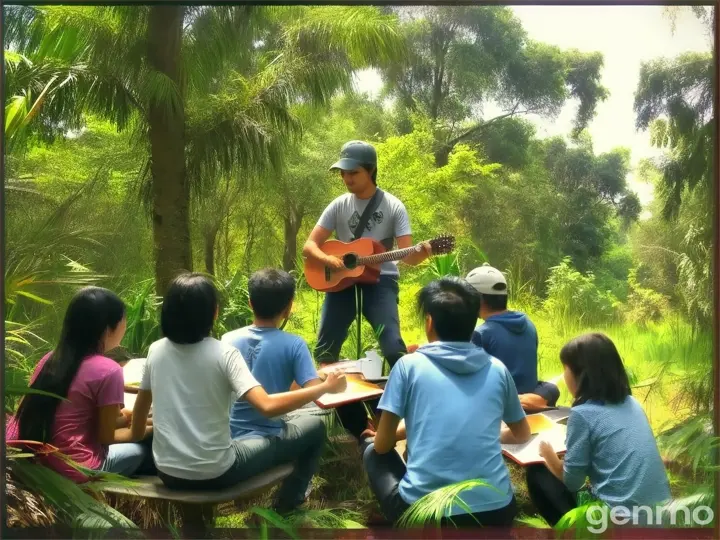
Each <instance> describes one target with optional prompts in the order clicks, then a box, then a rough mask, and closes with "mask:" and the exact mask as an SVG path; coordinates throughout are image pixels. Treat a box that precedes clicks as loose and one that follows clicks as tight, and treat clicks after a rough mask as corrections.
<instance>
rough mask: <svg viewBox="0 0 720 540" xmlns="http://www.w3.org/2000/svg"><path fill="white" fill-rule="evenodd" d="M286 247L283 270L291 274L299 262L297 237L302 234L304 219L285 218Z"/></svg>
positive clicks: (292, 216)
mask: <svg viewBox="0 0 720 540" xmlns="http://www.w3.org/2000/svg"><path fill="white" fill-rule="evenodd" d="M283 221H284V222H285V247H284V249H283V270H285V271H286V272H290V271H292V270H295V262H296V260H297V235H298V233H299V232H300V226H301V225H302V218H299V217H297V216H295V215H294V214H290V215H288V216H285V218H284V220H283Z"/></svg>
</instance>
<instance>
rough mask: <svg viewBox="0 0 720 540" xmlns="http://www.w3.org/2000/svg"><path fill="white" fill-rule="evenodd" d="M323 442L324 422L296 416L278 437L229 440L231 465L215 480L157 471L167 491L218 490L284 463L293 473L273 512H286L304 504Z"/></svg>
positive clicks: (314, 417) (289, 420) (311, 417)
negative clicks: (178, 476) (231, 449)
mask: <svg viewBox="0 0 720 540" xmlns="http://www.w3.org/2000/svg"><path fill="white" fill-rule="evenodd" d="M326 440H327V435H326V430H325V423H324V422H323V421H322V418H319V417H317V416H310V415H305V416H296V417H293V418H290V419H288V420H287V421H286V422H285V427H284V428H283V431H282V433H281V434H280V435H278V436H276V437H275V436H273V437H270V436H268V437H262V436H249V437H243V438H240V439H234V440H233V441H232V445H233V450H234V451H235V463H234V464H233V465H232V466H231V467H230V468H229V469H228V470H227V471H225V472H224V473H223V474H221V475H220V476H218V477H217V478H211V479H208V480H187V479H183V478H176V477H173V476H169V475H167V474H164V473H163V472H162V471H159V472H158V476H159V477H160V480H162V482H163V483H164V484H165V486H167V487H168V488H170V489H183V490H219V489H226V488H228V487H230V486H233V485H235V484H238V483H240V482H243V481H245V480H248V479H249V478H252V477H253V476H257V475H259V474H262V473H263V472H265V471H267V470H270V469H272V468H273V467H277V466H279V465H282V464H284V463H294V464H295V470H294V471H293V473H292V474H291V475H290V476H288V477H287V478H286V479H285V480H284V481H283V483H282V485H281V486H280V489H279V490H278V493H277V499H276V501H275V509H276V510H277V511H279V512H289V511H291V510H294V509H295V508H296V507H297V506H299V505H301V504H302V503H303V502H305V497H306V494H307V491H308V487H309V485H310V481H311V480H312V477H313V475H314V474H315V472H316V471H317V468H318V465H319V463H320V458H321V457H322V453H323V450H324V448H325V442H326Z"/></svg>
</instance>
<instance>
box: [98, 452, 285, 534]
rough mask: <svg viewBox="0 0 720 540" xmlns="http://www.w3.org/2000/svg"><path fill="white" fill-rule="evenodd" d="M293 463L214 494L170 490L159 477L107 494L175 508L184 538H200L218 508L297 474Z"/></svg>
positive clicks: (141, 479) (108, 490)
mask: <svg viewBox="0 0 720 540" xmlns="http://www.w3.org/2000/svg"><path fill="white" fill-rule="evenodd" d="M293 469H294V466H293V465H292V464H290V463H288V464H285V465H280V466H279V467H275V468H273V469H270V470H269V471H266V472H264V473H262V474H260V475H258V476H254V477H252V478H250V479H248V480H246V481H244V482H240V483H239V484H235V485H234V486H232V487H229V488H226V489H222V490H214V491H184V490H176V489H168V488H166V487H165V485H164V484H163V483H162V481H161V480H160V478H158V477H157V476H140V477H138V478H135V479H132V481H133V482H134V483H135V485H132V486H108V487H106V488H104V489H103V491H104V492H105V493H109V494H112V495H114V496H122V497H137V498H142V499H154V500H158V501H162V502H163V503H167V504H174V505H176V506H177V507H178V510H179V511H180V516H181V518H182V528H183V533H184V534H183V536H184V537H185V538H197V537H198V534H199V533H200V532H201V531H204V530H205V520H206V519H212V518H213V517H214V515H215V508H216V507H217V505H218V504H221V503H226V502H234V501H240V500H247V499H250V498H252V497H254V496H256V495H259V494H260V493H262V492H264V491H266V490H268V489H270V488H271V487H273V486H275V485H277V484H279V483H280V482H282V481H283V480H284V479H285V478H287V477H288V476H290V474H291V473H292V472H293Z"/></svg>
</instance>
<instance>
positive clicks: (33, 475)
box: [11, 459, 139, 533]
mask: <svg viewBox="0 0 720 540" xmlns="http://www.w3.org/2000/svg"><path fill="white" fill-rule="evenodd" d="M11 470H12V474H13V475H15V476H16V477H17V478H18V480H20V481H21V482H22V483H23V485H25V486H26V487H27V488H28V489H30V490H31V491H33V492H36V493H42V494H43V497H44V499H45V500H46V501H47V502H48V503H49V504H51V505H52V506H53V508H55V509H56V510H57V512H58V515H59V517H60V518H61V519H63V521H65V522H66V523H67V524H68V525H71V526H73V527H74V528H88V529H110V528H118V529H130V530H135V531H137V532H138V533H139V530H138V529H137V526H136V525H135V524H134V523H133V522H132V521H130V520H129V519H127V518H126V517H125V516H123V515H122V514H120V513H119V512H118V511H116V510H115V509H113V508H111V507H109V506H107V505H105V504H103V503H101V502H100V501H98V500H97V499H95V498H94V497H92V496H91V495H89V494H88V493H86V492H85V491H84V490H83V489H82V488H81V487H80V486H79V485H78V484H76V483H75V482H73V481H72V480H68V479H67V478H65V477H64V476H61V475H60V474H58V473H56V472H55V471H53V470H51V469H48V468H47V467H44V466H42V465H39V464H37V463H34V462H32V461H28V460H23V459H15V460H13V461H12V463H11Z"/></svg>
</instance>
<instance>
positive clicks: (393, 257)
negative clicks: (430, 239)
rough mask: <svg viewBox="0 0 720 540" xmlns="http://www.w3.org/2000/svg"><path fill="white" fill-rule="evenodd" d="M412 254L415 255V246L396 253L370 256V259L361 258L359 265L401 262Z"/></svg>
mask: <svg viewBox="0 0 720 540" xmlns="http://www.w3.org/2000/svg"><path fill="white" fill-rule="evenodd" d="M411 253H415V246H411V247H409V248H405V249H396V250H395V251H386V252H384V253H378V254H377V255H370V256H368V257H359V258H358V262H357V263H358V264H360V265H366V264H382V263H384V262H390V261H399V260H400V259H404V258H405V257H407V256H408V255H410V254H411Z"/></svg>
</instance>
